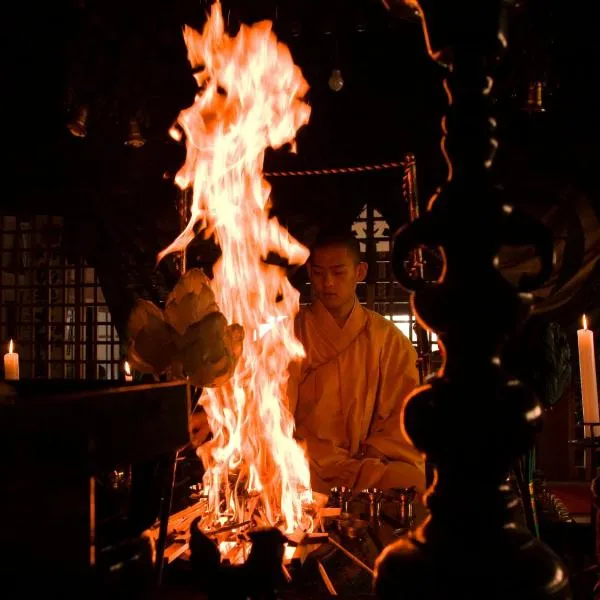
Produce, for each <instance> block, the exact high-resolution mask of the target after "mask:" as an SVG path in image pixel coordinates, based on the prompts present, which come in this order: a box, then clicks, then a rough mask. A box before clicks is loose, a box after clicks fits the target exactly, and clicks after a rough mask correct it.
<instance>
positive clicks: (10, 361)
mask: <svg viewBox="0 0 600 600" xmlns="http://www.w3.org/2000/svg"><path fill="white" fill-rule="evenodd" d="M13 349H14V347H13V341H12V340H10V344H9V345H8V354H5V355H4V379H7V380H11V381H16V380H17V379H19V355H18V354H17V353H16V352H13Z"/></svg>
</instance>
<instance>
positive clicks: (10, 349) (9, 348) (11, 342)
mask: <svg viewBox="0 0 600 600" xmlns="http://www.w3.org/2000/svg"><path fill="white" fill-rule="evenodd" d="M13 349H14V344H13V341H12V340H10V344H8V353H9V354H12V353H13Z"/></svg>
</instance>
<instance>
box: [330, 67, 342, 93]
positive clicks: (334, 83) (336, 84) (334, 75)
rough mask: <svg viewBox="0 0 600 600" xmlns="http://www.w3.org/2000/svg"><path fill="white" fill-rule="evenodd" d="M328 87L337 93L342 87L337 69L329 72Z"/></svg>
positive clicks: (340, 74) (340, 73)
mask: <svg viewBox="0 0 600 600" xmlns="http://www.w3.org/2000/svg"><path fill="white" fill-rule="evenodd" d="M329 87H330V88H331V89H332V90H333V91H334V92H339V91H340V90H341V89H342V88H343V87H344V80H343V79H342V72H341V71H340V70H339V69H334V70H333V71H332V72H331V77H330V78H329Z"/></svg>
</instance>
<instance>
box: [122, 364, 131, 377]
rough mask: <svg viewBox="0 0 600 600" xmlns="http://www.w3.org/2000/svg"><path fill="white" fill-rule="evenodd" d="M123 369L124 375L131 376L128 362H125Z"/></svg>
mask: <svg viewBox="0 0 600 600" xmlns="http://www.w3.org/2000/svg"><path fill="white" fill-rule="evenodd" d="M123 368H124V369H125V375H131V367H130V366H129V362H128V361H125V364H124V365H123Z"/></svg>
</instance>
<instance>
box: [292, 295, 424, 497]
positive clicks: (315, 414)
mask: <svg viewBox="0 0 600 600" xmlns="http://www.w3.org/2000/svg"><path fill="white" fill-rule="evenodd" d="M296 335H297V336H298V338H299V339H300V341H301V342H302V343H303V345H304V348H305V350H306V354H307V356H306V358H305V359H304V360H303V361H302V363H301V364H298V363H295V364H294V365H292V367H291V368H290V381H289V384H290V385H289V398H290V409H291V410H292V412H293V413H294V416H295V419H296V436H297V438H298V439H300V440H302V441H303V442H304V443H306V447H307V451H308V455H309V458H310V468H311V481H312V487H313V489H314V490H316V491H318V492H322V493H328V492H329V490H330V488H331V487H332V486H335V485H346V486H348V487H351V488H352V489H353V490H354V492H355V493H358V492H359V491H360V490H362V489H365V488H368V487H380V488H384V489H389V488H394V487H408V486H411V485H416V486H417V488H418V489H419V490H420V491H422V490H423V489H424V487H425V475H424V473H425V466H424V460H423V457H422V455H421V454H420V453H419V452H418V451H417V450H416V449H415V448H414V446H413V445H412V444H411V443H410V442H409V440H408V439H407V438H406V437H405V436H404V435H403V433H402V431H401V428H400V412H401V410H402V407H403V405H404V401H405V398H406V396H407V394H408V393H409V392H410V391H412V390H413V389H414V388H415V386H416V385H417V383H418V372H417V367H416V359H417V354H416V352H415V349H414V348H413V346H412V344H411V343H410V341H409V340H408V339H407V338H406V337H405V336H404V335H403V334H402V332H400V331H399V330H398V329H397V328H396V327H395V326H394V325H393V324H392V323H391V322H390V321H387V320H386V319H384V318H383V317H382V316H381V315H379V314H377V313H375V312H373V311H370V310H367V309H365V308H363V307H362V306H361V305H360V304H359V303H358V301H357V302H356V303H355V306H354V309H353V310H352V313H351V314H350V316H349V318H348V320H347V322H346V323H345V325H344V327H342V328H340V327H339V326H338V325H337V323H336V322H335V320H334V319H333V317H332V316H331V314H330V313H329V312H328V311H327V309H326V308H325V307H324V306H323V305H322V304H321V303H320V302H319V301H315V302H314V303H313V305H312V306H311V307H310V308H308V309H303V310H301V311H300V313H299V314H298V317H297V319H296Z"/></svg>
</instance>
